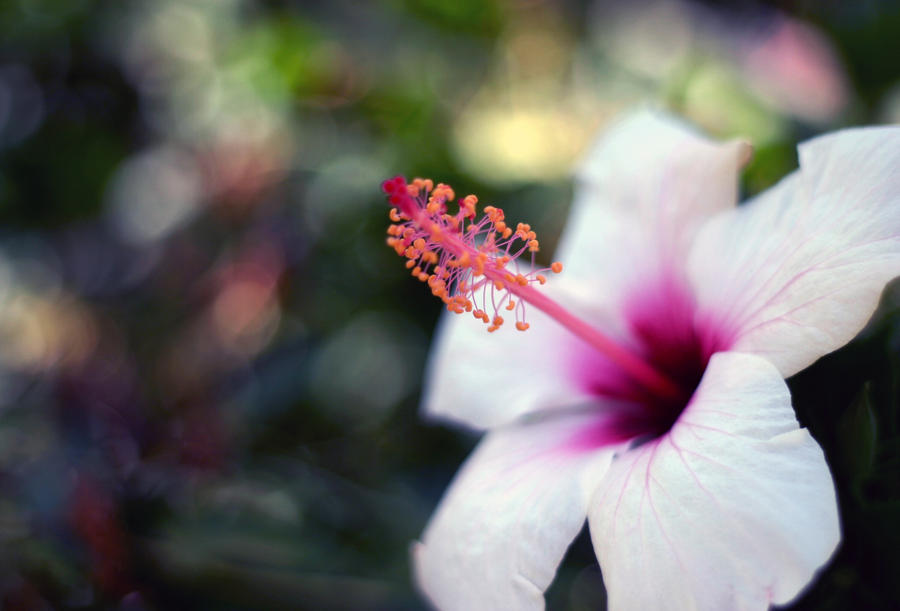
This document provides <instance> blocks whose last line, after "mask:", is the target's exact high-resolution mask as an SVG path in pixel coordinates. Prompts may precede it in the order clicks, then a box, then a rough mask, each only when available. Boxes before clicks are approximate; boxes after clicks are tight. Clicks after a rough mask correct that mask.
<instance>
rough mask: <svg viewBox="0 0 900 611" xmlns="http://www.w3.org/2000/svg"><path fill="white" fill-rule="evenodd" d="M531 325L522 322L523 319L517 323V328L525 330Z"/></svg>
mask: <svg viewBox="0 0 900 611" xmlns="http://www.w3.org/2000/svg"><path fill="white" fill-rule="evenodd" d="M529 326H530V325H529V324H528V323H527V322H522V321H521V320H520V321H519V322H517V323H516V329H518V330H519V331H525V330H526V329H528V327H529Z"/></svg>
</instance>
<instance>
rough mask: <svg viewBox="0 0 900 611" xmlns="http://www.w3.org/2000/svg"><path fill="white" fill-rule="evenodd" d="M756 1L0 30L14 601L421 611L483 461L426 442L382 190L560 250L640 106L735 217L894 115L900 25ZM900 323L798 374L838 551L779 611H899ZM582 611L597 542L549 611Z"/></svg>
mask: <svg viewBox="0 0 900 611" xmlns="http://www.w3.org/2000/svg"><path fill="white" fill-rule="evenodd" d="M742 7H743V8H742V9H741V10H740V11H738V10H733V9H729V10H725V9H720V8H715V7H713V6H712V4H703V3H677V4H676V3H671V2H662V3H638V4H637V5H635V7H634V8H624V4H623V3H604V2H599V3H590V2H587V1H576V0H568V1H564V0H558V1H555V2H553V1H549V0H543V1H540V0H539V1H528V2H515V1H513V0H493V1H490V2H484V1H476V0H467V1H465V2H443V1H438V0H383V1H381V2H371V3H359V2H351V1H350V0H340V1H337V2H325V1H318V2H316V1H314V2H291V1H288V0H282V1H275V0H271V1H266V2H263V1H257V2H254V1H252V0H221V1H213V0H188V1H185V2H176V1H174V0H171V1H170V0H160V1H158V2H139V1H137V0H131V1H125V2H121V1H118V0H116V1H113V0H107V1H103V0H100V1H95V2H90V1H88V0H78V1H71V0H65V1H64V0H13V1H11V2H3V3H0V335H2V337H3V341H2V342H0V598H2V601H3V606H4V608H11V609H16V608H19V609H41V608H63V609H101V608H121V609H178V608H206V609H216V608H218V609H239V608H258V609H280V608H311V609H323V608H328V609H341V608H346V609H360V608H383V609H387V608H390V609H403V608H421V607H422V606H423V605H422V602H421V601H420V599H419V597H418V596H417V594H416V593H415V591H414V588H413V585H412V584H411V580H410V575H409V563H408V556H407V550H408V545H409V543H410V542H411V541H413V540H414V539H415V538H416V537H417V536H418V535H419V534H420V532H421V530H422V528H423V527H424V524H425V522H426V520H427V518H428V516H429V514H430V512H431V511H432V510H433V508H434V507H435V505H436V504H437V501H438V499H439V498H440V495H441V493H442V491H443V489H444V488H445V486H446V484H447V482H448V481H449V480H450V478H451V477H452V475H453V473H454V472H455V470H456V468H457V467H458V465H459V464H460V462H461V461H462V460H463V458H464V457H465V456H466V455H467V453H468V451H469V450H470V449H471V447H472V446H473V444H474V443H475V439H473V438H472V437H471V436H469V435H466V434H464V433H460V432H457V431H453V430H448V429H445V428H442V427H438V426H431V425H428V424H426V423H423V422H421V421H420V420H419V418H418V416H417V402H418V393H419V391H420V384H421V380H422V376H423V364H424V361H425V358H426V355H427V350H428V339H429V337H430V334H431V332H432V329H433V328H434V325H435V323H436V321H437V318H438V316H439V313H440V308H439V305H440V304H439V303H438V302H436V301H435V300H433V299H432V298H431V297H430V296H429V295H427V294H426V291H423V290H422V287H421V286H420V285H419V284H418V283H414V282H410V281H408V277H407V274H406V273H405V272H404V270H403V268H402V266H400V265H397V262H396V257H395V256H394V255H393V253H391V252H390V251H389V249H387V248H385V247H384V245H383V236H384V233H383V232H384V226H385V209H384V206H383V202H382V201H381V199H380V197H379V193H378V189H377V187H378V184H379V181H380V179H382V178H383V177H386V176H389V175H392V174H394V173H398V172H402V173H405V174H407V175H429V176H433V177H434V178H435V179H438V180H442V181H446V182H449V183H452V184H454V185H455V186H457V187H458V188H459V189H461V190H465V191H467V192H468V191H473V192H477V193H478V194H479V196H480V198H481V200H482V201H488V202H491V203H496V204H498V205H501V206H503V207H504V208H505V209H506V210H507V212H508V213H509V214H510V216H511V217H515V218H521V219H528V220H529V222H530V223H532V225H534V226H535V227H536V228H538V229H540V233H541V234H542V238H543V240H542V243H543V244H544V245H545V250H547V251H548V252H552V248H549V247H550V246H551V245H552V243H553V242H554V237H553V236H554V235H556V234H558V233H559V231H560V229H561V227H562V225H563V223H564V221H565V212H566V206H567V202H568V200H569V196H570V192H571V189H570V185H569V171H570V168H572V167H573V164H574V163H575V162H576V159H577V155H578V154H579V152H580V151H581V150H583V149H584V147H585V146H586V145H587V144H588V143H589V142H590V140H591V139H592V138H593V135H594V133H595V130H596V129H597V128H598V127H600V126H602V125H603V124H604V123H605V122H606V121H608V120H609V119H610V118H611V117H613V116H614V115H615V114H616V113H617V112H619V111H620V110H622V109H624V108H626V107H628V106H631V105H633V104H637V103H645V102H647V101H656V102H657V103H661V104H664V105H667V106H669V107H670V108H671V109H673V110H675V111H677V112H680V113H682V114H684V115H685V116H686V117H688V118H689V119H690V120H692V121H694V122H696V123H698V124H700V125H701V126H703V127H704V128H706V129H708V130H710V131H711V132H712V133H713V134H714V135H716V136H718V137H737V136H740V137H747V138H749V139H751V140H752V141H754V143H755V145H756V156H755V158H754V160H753V162H752V163H751V165H750V166H749V167H748V168H747V171H746V174H745V177H744V185H743V186H744V191H745V192H746V194H748V195H752V194H754V193H757V192H758V191H760V190H762V189H764V188H766V187H768V186H770V185H772V184H774V182H776V181H777V180H778V179H779V178H780V177H781V176H783V175H784V174H786V173H787V172H788V171H790V170H791V169H792V168H793V167H795V166H796V154H795V152H794V151H795V148H794V147H795V145H796V143H797V142H798V141H800V140H802V139H805V138H807V137H810V136H813V135H815V134H817V133H820V132H823V131H826V130H830V129H835V128H838V127H841V126H844V125H851V124H862V123H872V122H878V121H885V120H891V118H896V117H900V94H898V93H897V92H898V91H900V89H898V87H900V72H898V71H900V65H898V64H897V62H895V61H892V58H894V57H897V56H898V53H897V52H894V53H891V50H894V51H896V50H897V44H898V41H900V11H898V7H897V5H896V3H892V2H867V3H859V4H853V3H826V4H824V5H820V3H796V2H774V3H769V4H768V5H767V6H763V5H757V4H754V3H742ZM660 24H663V26H664V27H662V28H660ZM813 26H815V27H816V28H818V30H816V29H813ZM773 54H774V55H773ZM773 57H776V58H777V59H778V61H774V60H773V59H772V58H773ZM760 65H763V66H769V67H777V66H784V68H783V69H779V70H774V69H771V70H770V69H764V70H761V69H760V68H759V66H760ZM792 70H794V71H793V72H792ZM798 71H799V72H798ZM798 74H800V76H798ZM897 295H898V292H897V286H896V285H894V286H893V287H891V289H890V290H888V291H887V292H886V293H885V298H884V301H883V304H882V307H881V309H880V310H879V313H878V314H877V315H876V317H875V319H874V320H873V322H872V323H871V324H870V326H869V327H868V328H867V330H866V331H864V332H863V333H862V334H861V335H860V337H859V338H858V339H857V340H856V341H854V342H853V343H852V344H850V345H849V346H847V347H846V348H844V349H842V350H840V351H838V352H837V353H835V354H832V355H829V356H828V357H826V358H824V359H822V360H821V361H820V362H818V363H816V364H815V365H814V366H812V367H811V368H809V369H808V370H806V371H805V372H802V373H801V374H799V375H797V376H796V377H795V378H793V379H792V380H791V381H790V384H791V387H792V391H793V394H794V401H795V406H796V408H797V411H798V414H799V416H800V418H801V419H802V420H803V421H804V423H805V424H807V425H808V426H809V427H810V429H811V430H812V432H813V434H814V435H815V436H816V438H817V439H818V440H819V441H820V442H821V443H822V445H823V447H824V449H825V452H826V455H827V457H828V460H829V463H830V464H831V466H832V469H833V472H834V475H835V479H836V482H837V484H838V489H839V495H840V504H841V513H842V519H843V525H844V543H843V545H842V548H841V550H840V552H839V553H838V555H837V557H836V558H835V560H834V562H832V564H831V565H830V566H829V568H828V569H827V570H826V571H825V572H824V573H823V576H822V578H821V579H820V580H819V581H818V582H816V584H815V585H814V586H813V587H812V589H810V591H809V592H808V593H807V594H806V596H805V597H804V598H803V599H802V600H800V601H799V602H798V603H797V604H796V605H795V608H798V609H807V608H808V609H813V608H815V609H842V608H849V607H851V606H855V607H860V606H862V607H865V608H873V609H875V608H885V609H888V608H896V607H898V606H900V590H898V586H897V583H896V581H895V580H893V577H894V576H895V575H896V574H897V572H898V570H900V557H898V552H897V550H898V549H900V545H898V544H900V540H898V538H900V528H898V526H897V519H896V518H897V516H898V515H900V513H898V510H900V506H898V504H900V480H898V475H897V474H898V473H900V469H898V466H900V464H898V463H900V435H898V430H897V426H898V423H897V402H898V395H897V389H898V388H900V386H898V384H900V361H898V354H900V353H898V338H900V319H898V318H897V312H898V311H900V307H898V306H900V302H898V298H897ZM603 600H604V593H603V587H602V577H601V574H600V571H599V569H598V567H597V564H596V560H595V558H594V555H593V551H592V549H591V546H590V542H589V540H588V538H587V537H586V535H582V536H581V537H579V539H578V540H577V541H576V543H575V544H574V545H573V547H572V549H571V551H570V553H569V555H568V557H567V559H566V561H565V562H564V564H563V566H562V568H561V569H560V574H559V577H558V579H557V581H556V582H555V583H554V585H553V586H552V588H551V590H550V592H549V593H548V606H549V607H550V608H552V609H587V608H596V607H597V606H599V605H602V601H603Z"/></svg>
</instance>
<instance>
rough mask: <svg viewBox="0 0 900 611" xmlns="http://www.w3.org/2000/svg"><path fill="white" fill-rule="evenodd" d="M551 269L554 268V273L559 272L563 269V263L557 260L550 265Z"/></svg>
mask: <svg viewBox="0 0 900 611" xmlns="http://www.w3.org/2000/svg"><path fill="white" fill-rule="evenodd" d="M550 269H551V270H553V273H554V274H558V273H559V272H561V271H562V263H560V262H559V261H556V262H555V263H553V265H551V266H550Z"/></svg>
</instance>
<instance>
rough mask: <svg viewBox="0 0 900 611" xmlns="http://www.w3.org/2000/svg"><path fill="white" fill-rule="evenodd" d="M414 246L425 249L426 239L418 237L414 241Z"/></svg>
mask: <svg viewBox="0 0 900 611" xmlns="http://www.w3.org/2000/svg"><path fill="white" fill-rule="evenodd" d="M413 246H415V247H416V248H417V249H418V250H425V240H423V239H422V238H416V241H415V242H413Z"/></svg>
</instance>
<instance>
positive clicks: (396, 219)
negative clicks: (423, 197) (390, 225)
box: [388, 208, 400, 223]
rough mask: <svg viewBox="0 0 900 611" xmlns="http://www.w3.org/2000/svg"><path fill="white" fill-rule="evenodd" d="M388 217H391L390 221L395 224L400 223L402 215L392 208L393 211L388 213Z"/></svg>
mask: <svg viewBox="0 0 900 611" xmlns="http://www.w3.org/2000/svg"><path fill="white" fill-rule="evenodd" d="M388 217H390V219H391V220H392V221H393V222H395V223H399V222H400V215H399V214H398V213H397V209H396V208H391V211H390V212H388Z"/></svg>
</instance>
